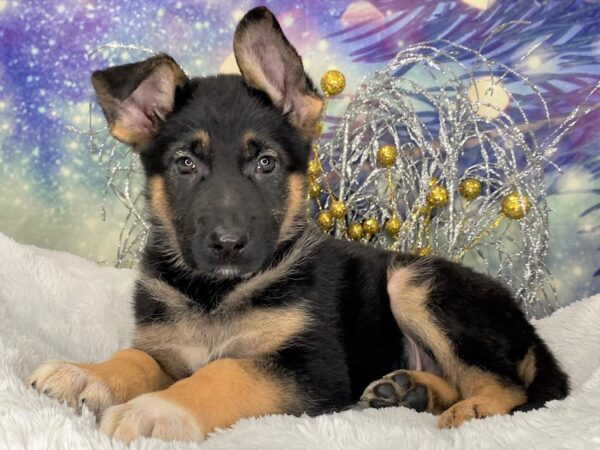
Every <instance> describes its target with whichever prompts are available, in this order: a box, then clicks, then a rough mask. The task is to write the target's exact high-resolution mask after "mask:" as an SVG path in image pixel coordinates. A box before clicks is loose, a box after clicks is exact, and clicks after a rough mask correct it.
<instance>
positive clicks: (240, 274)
mask: <svg viewBox="0 0 600 450" xmlns="http://www.w3.org/2000/svg"><path fill="white" fill-rule="evenodd" d="M210 273H211V275H213V276H214V277H215V278H219V279H222V280H227V279H236V278H237V279H240V278H242V279H243V278H249V277H251V276H252V275H253V274H252V272H244V271H243V270H242V268H241V267H239V266H233V265H224V266H219V267H215V268H214V269H213V270H212V271H211V272H210Z"/></svg>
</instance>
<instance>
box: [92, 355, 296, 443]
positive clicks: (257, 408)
mask: <svg viewBox="0 0 600 450" xmlns="http://www.w3.org/2000/svg"><path fill="white" fill-rule="evenodd" d="M299 398H300V397H299V396H298V394H297V390H296V388H295V385H294V384H291V383H290V382H289V381H286V380H283V379H282V378H281V377H280V376H278V375H276V374H275V373H274V371H273V370H271V369H270V368H268V367H266V366H265V365H262V364H260V363H258V362H256V361H253V360H243V359H219V360H216V361H214V362H212V363H210V364H207V365H206V366H204V367H203V368H201V369H199V370H198V371H196V372H195V373H194V374H193V375H192V376H190V377H188V378H185V379H183V380H181V381H178V382H177V383H175V384H173V385H172V386H171V387H169V388H168V389H166V390H164V391H161V392H154V393H151V394H146V395H142V396H140V397H138V398H135V399H133V400H132V401H130V402H128V403H125V404H123V405H119V406H115V407H112V408H110V409H109V410H108V411H107V412H106V414H105V415H104V417H103V419H102V423H101V427H100V428H101V430H102V431H104V432H105V433H106V434H108V435H109V436H113V437H115V438H117V439H120V440H123V441H127V442H128V441H131V440H133V439H135V438H137V437H139V436H147V437H156V438H159V439H164V440H183V441H199V440H202V439H204V437H205V436H206V435H207V434H208V433H210V432H211V431H213V430H214V429H215V428H217V427H219V428H223V427H228V426H230V425H232V424H234V423H235V422H236V421H237V420H239V419H241V418H243V417H251V416H261V415H266V414H274V413H281V412H289V411H290V410H293V409H294V405H295V404H296V405H297V404H298V402H299Z"/></svg>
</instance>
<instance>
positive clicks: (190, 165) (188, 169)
mask: <svg viewBox="0 0 600 450" xmlns="http://www.w3.org/2000/svg"><path fill="white" fill-rule="evenodd" d="M175 164H176V165H177V170H178V171H179V173H183V174H188V173H193V172H195V171H196V163H194V161H193V160H192V158H188V157H186V156H183V157H181V158H179V159H177V161H175Z"/></svg>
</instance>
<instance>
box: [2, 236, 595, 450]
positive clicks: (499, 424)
mask: <svg viewBox="0 0 600 450" xmlns="http://www.w3.org/2000/svg"><path fill="white" fill-rule="evenodd" d="M0 255H1V256H0V449H10V450H14V449H22V448H27V449H66V448H74V449H123V448H127V447H126V446H125V445H123V444H121V443H119V442H111V440H110V439H108V438H107V437H106V436H104V435H102V434H101V433H99V432H98V431H97V429H96V424H95V419H94V417H93V416H92V415H91V413H89V412H87V411H86V412H84V414H83V416H81V417H80V416H77V415H76V414H75V413H74V411H73V410H71V409H69V408H67V407H65V406H63V405H61V404H58V403H57V402H55V401H53V400H50V399H49V398H45V397H42V396H40V395H38V394H37V393H36V392H34V391H33V390H32V389H29V388H28V387H27V386H25V385H24V384H23V382H22V381H21V380H22V379H24V378H25V377H26V376H27V375H28V374H29V372H30V371H31V370H32V369H33V368H34V367H36V366H37V365H38V364H39V363H41V362H42V361H44V360H46V359H66V360H76V361H90V362H95V361H99V360H102V359H104V358H106V357H108V356H109V355H110V354H111V353H112V352H113V351H114V350H116V349H118V348H120V347H124V346H126V345H127V343H128V340H129V338H130V335H131V332H132V327H133V323H132V308H131V305H130V300H129V299H130V292H131V289H132V286H133V280H134V277H135V272H133V271H131V270H117V269H112V268H99V267H98V266H96V265H95V264H93V263H91V262H89V261H86V260H83V259H81V258H79V257H76V256H73V255H69V254H66V253H59V252H51V251H47V250H42V249H38V248H35V247H30V246H24V245H20V244H17V243H15V242H14V241H12V240H10V239H9V238H7V237H5V236H3V235H1V234H0ZM536 326H537V328H538V329H539V331H540V333H541V334H542V336H543V337H545V338H546V340H547V342H548V343H549V345H550V347H551V348H552V349H554V351H555V352H556V354H557V355H558V357H559V359H560V360H561V361H562V363H563V366H564V368H565V369H566V371H567V373H569V374H570V376H571V380H572V385H573V392H572V394H571V395H570V396H569V397H568V398H567V399H565V400H564V401H560V402H552V403H551V404H550V405H549V406H548V408H546V409H543V410H538V411H533V412H529V413H518V414H515V415H514V416H504V417H492V418H489V419H485V420H478V421H474V422H471V423H468V424H466V425H464V426H463V427H461V428H459V429H455V430H444V431H440V430H438V429H436V427H435V423H436V419H435V418H434V417H433V416H431V415H429V414H419V413H416V412H414V411H410V410H408V409H404V408H390V409H386V410H366V411H360V412H359V411H347V412H343V413H338V414H332V415H328V416H322V417H317V418H308V417H300V418H298V417H290V416H271V417H264V418H261V419H247V420H242V421H240V422H239V423H238V424H236V425H235V426H234V427H233V428H232V429H228V430H220V431H218V432H216V433H214V434H213V435H212V436H211V437H210V438H209V439H208V440H206V441H205V442H204V443H201V444H198V445H191V444H182V443H166V442H162V441H158V440H147V439H140V440H138V441H136V442H134V443H132V444H131V447H130V448H134V449H184V448H185V449H189V448H202V449H232V450H233V449H235V450H238V449H340V450H341V449H358V448H360V449H417V448H423V449H488V448H489V449H492V448H493V449H500V448H502V449H527V450H532V449H544V450H547V449H569V450H571V449H593V448H598V449H600V296H595V297H592V298H588V299H586V300H582V301H580V302H578V303H576V304H573V305H571V306H569V307H567V308H564V309H562V310H560V311H558V312H556V313H555V314H554V315H552V316H551V317H549V318H546V319H543V320H540V321H539V322H537V323H536Z"/></svg>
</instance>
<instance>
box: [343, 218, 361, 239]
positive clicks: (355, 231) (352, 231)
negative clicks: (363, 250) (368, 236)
mask: <svg viewBox="0 0 600 450" xmlns="http://www.w3.org/2000/svg"><path fill="white" fill-rule="evenodd" d="M346 231H347V233H348V237H349V238H350V239H353V240H355V241H358V240H360V239H362V238H363V236H364V235H365V231H364V230H363V226H362V224H361V223H358V222H352V223H351V224H349V225H348V229H347V230H346Z"/></svg>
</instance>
